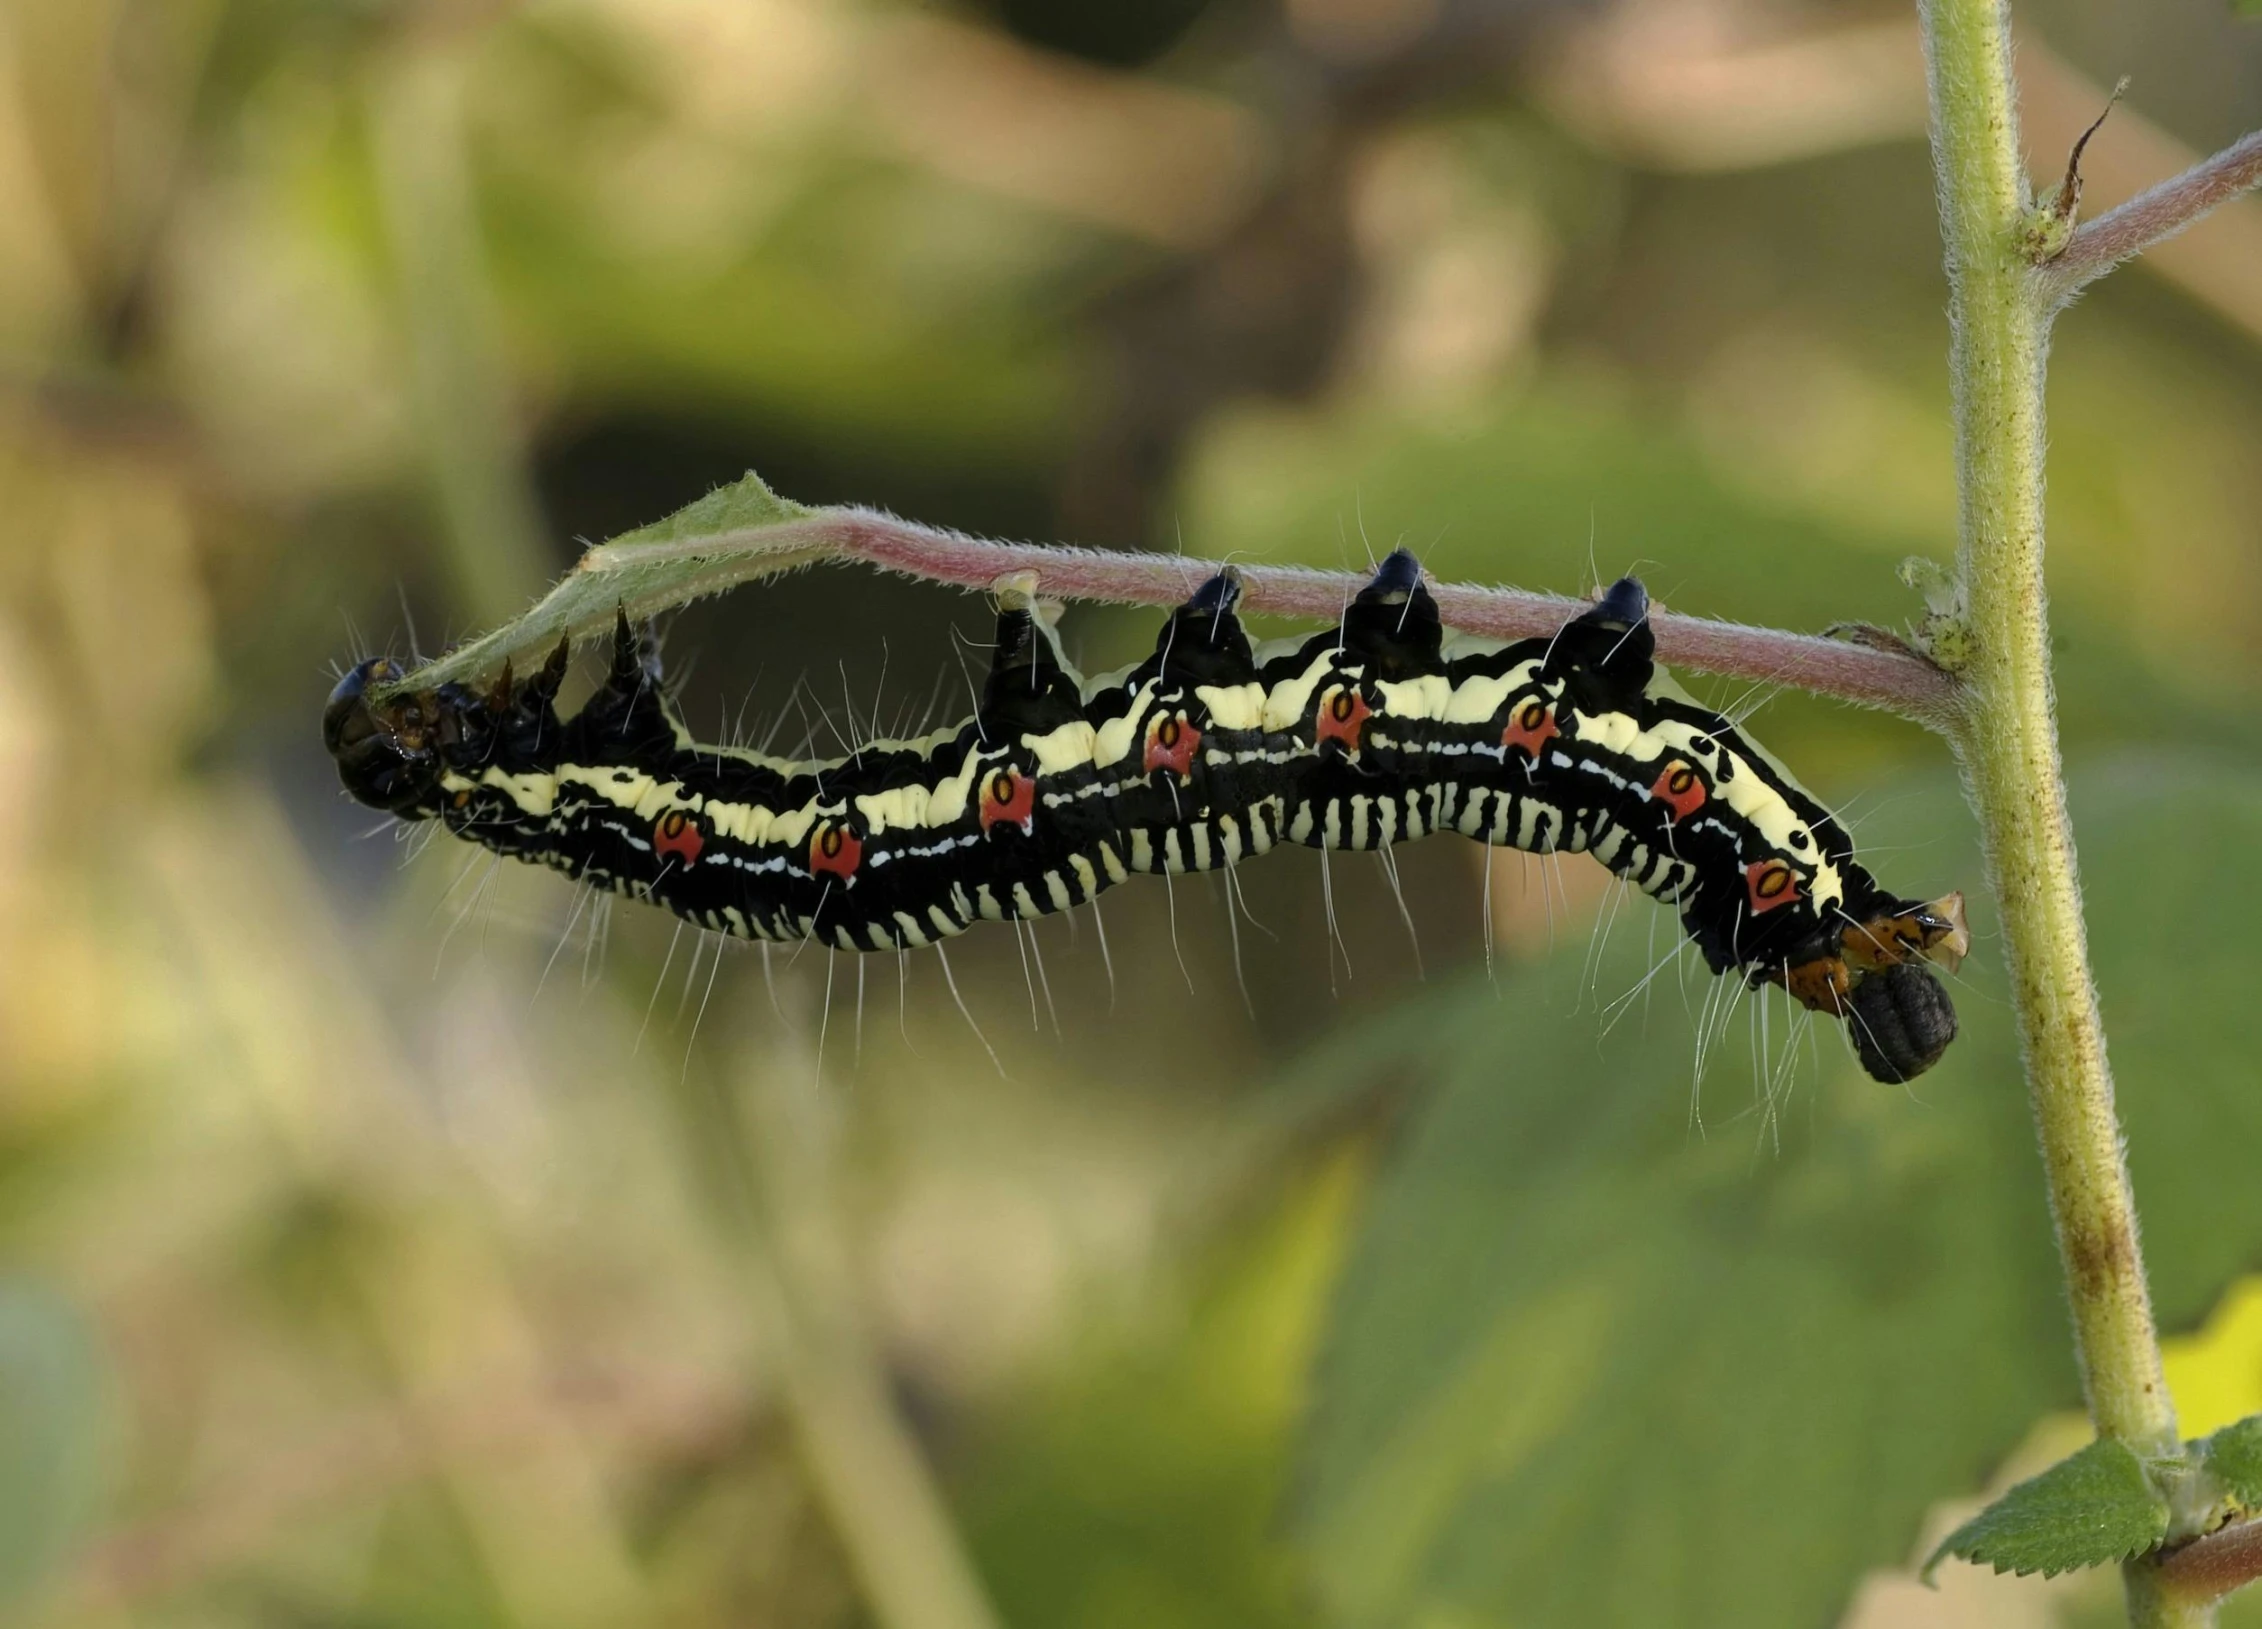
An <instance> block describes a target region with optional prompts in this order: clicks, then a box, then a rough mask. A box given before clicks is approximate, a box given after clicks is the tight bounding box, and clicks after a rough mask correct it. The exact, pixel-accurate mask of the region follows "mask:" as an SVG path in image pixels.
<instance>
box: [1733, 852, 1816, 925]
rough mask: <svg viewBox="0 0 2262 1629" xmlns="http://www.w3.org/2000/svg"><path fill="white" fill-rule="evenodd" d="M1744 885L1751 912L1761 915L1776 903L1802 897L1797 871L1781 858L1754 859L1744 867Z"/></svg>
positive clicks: (1788, 901)
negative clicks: (1748, 895) (1748, 894)
mask: <svg viewBox="0 0 2262 1629" xmlns="http://www.w3.org/2000/svg"><path fill="white" fill-rule="evenodd" d="M1744 886H1745V888H1746V889H1747V890H1749V892H1750V894H1751V914H1752V915H1754V916H1763V915H1765V914H1766V913H1767V912H1769V911H1772V910H1773V909H1775V907H1776V906H1778V905H1788V904H1791V903H1792V902H1793V901H1795V900H1798V899H1801V898H1803V897H1804V896H1803V895H1801V894H1800V892H1799V878H1798V873H1797V872H1795V871H1793V870H1792V869H1791V868H1790V867H1789V866H1787V865H1785V864H1784V863H1783V862H1782V861H1781V860H1754V861H1752V863H1751V864H1749V865H1747V866H1745V867H1744Z"/></svg>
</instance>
